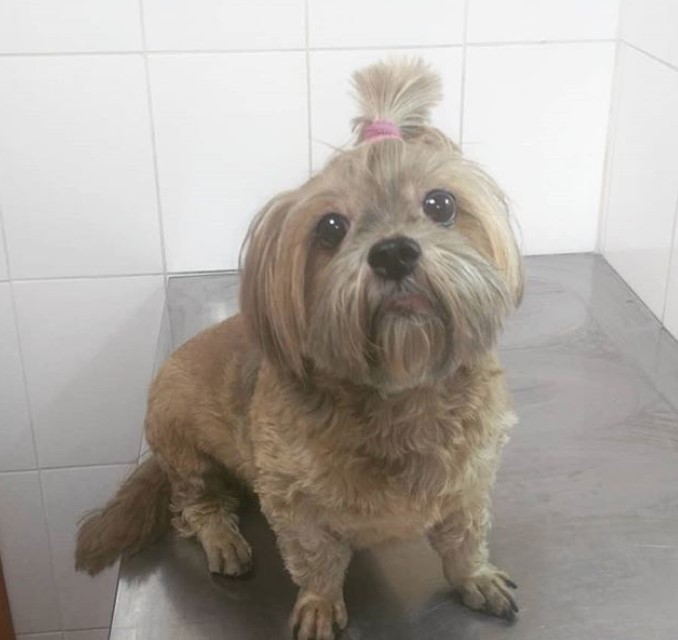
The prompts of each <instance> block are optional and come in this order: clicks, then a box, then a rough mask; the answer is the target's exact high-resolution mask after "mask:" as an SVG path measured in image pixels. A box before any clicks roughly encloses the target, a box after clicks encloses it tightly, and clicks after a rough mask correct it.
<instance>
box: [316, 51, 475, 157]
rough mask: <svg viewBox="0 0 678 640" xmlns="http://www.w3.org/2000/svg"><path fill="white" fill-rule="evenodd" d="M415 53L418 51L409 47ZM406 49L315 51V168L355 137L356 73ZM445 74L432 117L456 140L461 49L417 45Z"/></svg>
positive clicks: (460, 78) (435, 66)
mask: <svg viewBox="0 0 678 640" xmlns="http://www.w3.org/2000/svg"><path fill="white" fill-rule="evenodd" d="M410 53H413V52H410ZM398 54H400V55H403V52H402V51H400V52H399V51H397V50H394V49H380V50H371V49H370V50H360V51H312V52H311V55H310V73H311V83H310V90H311V131H312V152H313V169H314V170H318V169H320V168H322V165H323V164H324V163H325V161H326V160H327V158H328V157H329V156H330V155H331V154H332V153H333V151H334V147H342V146H344V145H346V143H348V142H350V141H351V139H352V135H351V119H352V118H353V117H354V116H355V115H356V109H355V103H354V100H353V96H352V93H351V74H352V73H353V72H354V71H355V70H356V69H360V68H362V67H364V66H367V65H369V64H372V63H374V62H377V61H379V60H383V59H388V58H393V57H396V56H397V55H398ZM416 55H417V56H420V57H422V58H424V59H425V60H427V61H428V63H429V64H430V65H431V66H432V68H434V69H435V70H436V71H437V72H438V73H439V74H440V75H441V78H442V80H443V86H444V97H443V102H442V103H441V105H440V106H439V107H438V108H437V109H436V110H435V112H434V113H433V121H434V122H435V124H436V125H437V126H438V127H440V128H441V129H442V130H443V131H444V132H445V133H447V134H448V135H449V136H451V137H452V138H453V139H454V140H457V141H458V140H459V120H460V115H461V81H462V50H461V47H454V48H444V49H417V51H416Z"/></svg>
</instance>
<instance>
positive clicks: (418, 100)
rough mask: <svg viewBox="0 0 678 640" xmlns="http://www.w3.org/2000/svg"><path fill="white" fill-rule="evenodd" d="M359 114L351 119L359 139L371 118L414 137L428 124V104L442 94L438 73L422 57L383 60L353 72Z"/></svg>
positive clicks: (406, 135)
mask: <svg viewBox="0 0 678 640" xmlns="http://www.w3.org/2000/svg"><path fill="white" fill-rule="evenodd" d="M353 90H354V93H355V97H356V99H357V101H358V105H359V108H360V114H359V115H358V116H357V117H356V118H354V119H353V131H354V132H355V133H356V134H357V139H358V142H361V141H362V140H363V131H364V129H365V127H366V126H367V125H369V124H370V123H372V122H374V121H379V120H387V121H390V122H393V123H394V124H396V125H397V126H398V127H399V128H400V132H401V135H402V137H403V138H404V139H405V140H407V139H408V138H412V137H415V136H416V135H417V134H418V133H419V132H420V131H421V128H422V127H426V126H429V124H430V123H429V117H430V113H431V108H432V107H434V106H435V105H436V104H438V103H439V102H440V100H441V98H442V84H441V82H440V77H439V76H438V74H436V73H435V72H434V71H433V70H432V69H431V68H430V66H429V65H428V64H427V63H426V62H424V61H423V60H422V59H421V58H414V59H401V60H391V61H388V62H386V61H382V62H378V63H376V64H373V65H371V66H369V67H366V68H365V69H361V70H360V71H356V73H354V74H353Z"/></svg>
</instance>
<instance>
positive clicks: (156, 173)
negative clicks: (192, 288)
mask: <svg viewBox="0 0 678 640" xmlns="http://www.w3.org/2000/svg"><path fill="white" fill-rule="evenodd" d="M139 20H140V26H141V39H142V43H143V49H144V50H143V52H142V55H143V58H144V69H145V75H146V99H147V106H148V119H149V124H150V132H149V133H150V134H151V152H152V154H153V169H154V181H155V200H156V208H157V213H158V232H159V234H160V255H161V259H162V271H163V274H165V275H166V274H167V249H166V246H165V225H164V219H163V215H162V202H161V198H160V171H159V167H158V144H157V136H156V133H155V132H156V128H155V115H154V112H153V95H152V92H151V72H150V65H149V63H148V51H147V50H146V24H145V21H144V0H139Z"/></svg>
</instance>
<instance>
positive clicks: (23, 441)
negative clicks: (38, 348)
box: [0, 283, 35, 471]
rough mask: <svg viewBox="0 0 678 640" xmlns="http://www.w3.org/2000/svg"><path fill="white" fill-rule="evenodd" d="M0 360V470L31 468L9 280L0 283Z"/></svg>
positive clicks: (33, 456)
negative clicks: (0, 437) (0, 412)
mask: <svg viewBox="0 0 678 640" xmlns="http://www.w3.org/2000/svg"><path fill="white" fill-rule="evenodd" d="M0 363H2V365H0V407H2V416H1V418H0V429H1V431H2V446H0V471H12V470H16V469H33V468H34V467H35V454H34V451H33V437H32V434H31V423H30V418H29V413H28V403H27V402H26V393H25V387H24V378H23V367H22V364H21V353H20V350H19V340H18V336H17V332H16V325H15V322H14V310H13V308H12V299H11V292H10V285H9V284H8V283H0Z"/></svg>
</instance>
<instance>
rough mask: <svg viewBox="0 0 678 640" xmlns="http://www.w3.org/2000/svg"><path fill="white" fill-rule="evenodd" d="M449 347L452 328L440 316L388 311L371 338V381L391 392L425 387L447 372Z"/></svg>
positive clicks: (372, 332)
mask: <svg viewBox="0 0 678 640" xmlns="http://www.w3.org/2000/svg"><path fill="white" fill-rule="evenodd" d="M450 346H451V336H450V335H449V328H448V327H446V326H445V323H444V322H443V320H442V319H441V318H440V317H438V316H436V315H433V314H432V313H429V314H426V315H420V314H402V313H399V312H398V313H394V312H387V313H386V314H383V315H381V316H380V318H379V320H378V321H377V323H376V326H375V327H374V329H373V330H372V331H371V336H370V339H369V345H368V349H369V355H368V359H369V361H370V363H371V364H372V367H371V372H370V373H371V378H372V381H373V383H374V384H375V386H378V387H380V388H382V389H384V390H388V391H397V390H401V389H406V388H410V387H416V386H419V385H422V384H425V383H426V381H427V380H429V379H430V378H431V377H432V376H435V375H436V373H439V372H442V370H444V368H445V364H446V363H447V362H448V361H449V354H448V352H449V349H450Z"/></svg>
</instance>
